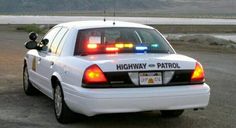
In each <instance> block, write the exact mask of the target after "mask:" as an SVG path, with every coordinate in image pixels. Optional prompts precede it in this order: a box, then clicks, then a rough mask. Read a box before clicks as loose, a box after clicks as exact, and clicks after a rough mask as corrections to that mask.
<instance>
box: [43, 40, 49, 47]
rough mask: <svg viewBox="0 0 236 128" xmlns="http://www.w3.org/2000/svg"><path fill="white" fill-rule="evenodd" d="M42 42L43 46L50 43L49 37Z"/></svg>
mask: <svg viewBox="0 0 236 128" xmlns="http://www.w3.org/2000/svg"><path fill="white" fill-rule="evenodd" d="M41 42H42V44H43V46H46V45H47V44H48V42H49V40H48V39H43V40H42V41H41Z"/></svg>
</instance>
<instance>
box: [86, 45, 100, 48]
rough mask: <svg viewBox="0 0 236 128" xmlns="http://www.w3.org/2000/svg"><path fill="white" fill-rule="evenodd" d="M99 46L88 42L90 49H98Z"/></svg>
mask: <svg viewBox="0 0 236 128" xmlns="http://www.w3.org/2000/svg"><path fill="white" fill-rule="evenodd" d="M97 47H98V45H97V44H88V45H87V48H88V49H96V48H97Z"/></svg>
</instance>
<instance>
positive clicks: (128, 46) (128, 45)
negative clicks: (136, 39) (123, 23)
mask: <svg viewBox="0 0 236 128" xmlns="http://www.w3.org/2000/svg"><path fill="white" fill-rule="evenodd" d="M124 47H125V48H133V47H134V45H133V44H124Z"/></svg>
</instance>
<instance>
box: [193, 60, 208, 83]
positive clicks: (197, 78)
mask: <svg viewBox="0 0 236 128" xmlns="http://www.w3.org/2000/svg"><path fill="white" fill-rule="evenodd" d="M204 80H205V73H204V69H203V67H202V65H201V64H200V63H199V62H197V63H196V66H195V69H194V71H193V73H192V77H191V82H204Z"/></svg>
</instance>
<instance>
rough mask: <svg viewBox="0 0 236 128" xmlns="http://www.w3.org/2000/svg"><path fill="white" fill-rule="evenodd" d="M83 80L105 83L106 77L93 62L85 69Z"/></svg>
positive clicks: (85, 81)
mask: <svg viewBox="0 0 236 128" xmlns="http://www.w3.org/2000/svg"><path fill="white" fill-rule="evenodd" d="M83 82H84V83H85V84H96V83H106V82H107V79H106V77H105V75H104V73H103V72H102V70H101V69H100V68H99V67H98V66H97V65H96V64H94V65H91V66H89V67H88V68H87V69H86V70H85V72H84V77H83Z"/></svg>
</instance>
